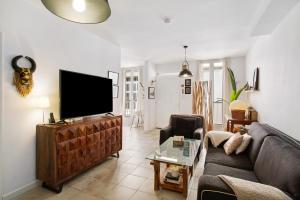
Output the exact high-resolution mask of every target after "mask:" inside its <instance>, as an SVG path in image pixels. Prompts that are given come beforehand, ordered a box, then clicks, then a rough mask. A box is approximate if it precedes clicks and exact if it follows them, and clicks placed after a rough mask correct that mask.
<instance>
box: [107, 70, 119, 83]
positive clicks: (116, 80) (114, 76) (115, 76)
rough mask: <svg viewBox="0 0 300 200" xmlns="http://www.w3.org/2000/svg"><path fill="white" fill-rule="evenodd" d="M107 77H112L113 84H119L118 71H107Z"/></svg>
mask: <svg viewBox="0 0 300 200" xmlns="http://www.w3.org/2000/svg"><path fill="white" fill-rule="evenodd" d="M108 78H109V79H112V83H113V85H119V73H117V72H112V71H108Z"/></svg>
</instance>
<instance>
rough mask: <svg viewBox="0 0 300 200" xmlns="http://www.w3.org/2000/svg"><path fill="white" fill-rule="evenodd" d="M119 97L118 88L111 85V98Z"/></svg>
mask: <svg viewBox="0 0 300 200" xmlns="http://www.w3.org/2000/svg"><path fill="white" fill-rule="evenodd" d="M118 97H119V86H117V85H113V98H118Z"/></svg>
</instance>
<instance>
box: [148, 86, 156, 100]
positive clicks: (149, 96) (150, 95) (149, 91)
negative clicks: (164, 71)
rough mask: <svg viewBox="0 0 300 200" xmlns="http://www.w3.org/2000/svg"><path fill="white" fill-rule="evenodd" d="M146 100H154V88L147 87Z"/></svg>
mask: <svg viewBox="0 0 300 200" xmlns="http://www.w3.org/2000/svg"><path fill="white" fill-rule="evenodd" d="M148 99H155V87H148Z"/></svg>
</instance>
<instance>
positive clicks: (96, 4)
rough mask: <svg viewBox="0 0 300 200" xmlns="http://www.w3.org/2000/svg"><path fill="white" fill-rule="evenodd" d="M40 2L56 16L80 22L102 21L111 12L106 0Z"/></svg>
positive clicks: (49, 0)
mask: <svg viewBox="0 0 300 200" xmlns="http://www.w3.org/2000/svg"><path fill="white" fill-rule="evenodd" d="M42 3H43V4H44V6H45V7H46V8H47V9H48V10H49V11H50V12H52V13H53V14H55V15H56V16H58V17H61V18H63V19H66V20H69V21H72V22H76V23H82V24H97V23H101V22H104V21H105V20H107V19H108V18H109V17H110V14H111V10H110V7H109V3H108V0H42Z"/></svg>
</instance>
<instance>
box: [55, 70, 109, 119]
mask: <svg viewBox="0 0 300 200" xmlns="http://www.w3.org/2000/svg"><path fill="white" fill-rule="evenodd" d="M59 85H60V89H59V93H60V118H61V119H68V118H75V117H83V116H87V115H96V114H102V113H108V112H112V110H113V94H112V80H111V79H108V78H103V77H98V76H92V75H87V74H81V73H76V72H70V71H65V70H60V71H59Z"/></svg>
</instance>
